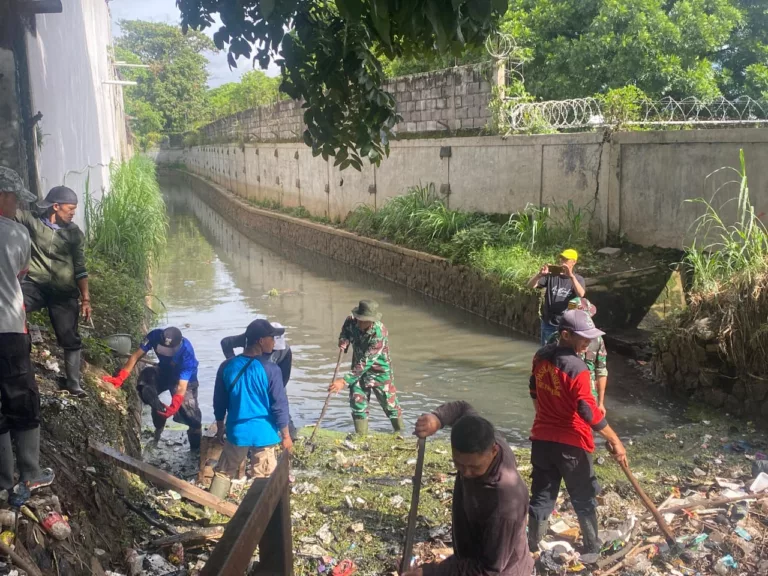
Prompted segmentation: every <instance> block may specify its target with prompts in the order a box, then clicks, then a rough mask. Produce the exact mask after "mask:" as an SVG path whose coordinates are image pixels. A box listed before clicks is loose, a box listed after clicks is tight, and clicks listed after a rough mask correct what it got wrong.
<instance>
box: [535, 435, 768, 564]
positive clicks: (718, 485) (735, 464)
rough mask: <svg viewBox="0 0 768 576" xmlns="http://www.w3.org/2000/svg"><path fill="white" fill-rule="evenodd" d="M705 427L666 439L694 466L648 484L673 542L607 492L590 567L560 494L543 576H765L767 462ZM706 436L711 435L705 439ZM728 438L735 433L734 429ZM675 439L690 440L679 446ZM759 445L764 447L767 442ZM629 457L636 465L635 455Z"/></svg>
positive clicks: (624, 495) (631, 504)
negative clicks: (595, 555)
mask: <svg viewBox="0 0 768 576" xmlns="http://www.w3.org/2000/svg"><path fill="white" fill-rule="evenodd" d="M703 424H704V426H695V425H694V426H690V425H689V426H686V427H681V428H680V430H684V432H683V433H679V434H678V433H675V432H666V433H665V436H664V438H665V440H667V441H668V444H669V445H670V446H671V445H674V446H677V448H679V449H680V450H682V451H683V453H684V454H686V456H687V457H688V458H689V463H688V465H687V466H684V467H682V468H681V470H680V474H674V475H673V474H669V473H668V472H669V468H664V467H660V469H659V472H660V475H659V477H658V478H656V479H647V481H646V488H647V489H649V491H650V490H654V492H653V493H654V495H655V496H656V498H655V500H656V501H657V502H659V501H661V500H663V501H661V503H660V504H658V505H657V509H658V511H659V512H660V513H661V515H662V517H663V519H664V521H665V522H666V523H667V524H668V526H669V527H670V528H671V531H672V533H673V534H674V536H675V538H674V541H671V542H669V541H666V540H665V538H664V536H663V535H662V532H661V531H660V528H659V526H658V525H657V523H656V522H655V521H654V519H653V516H652V515H651V514H650V513H648V511H647V510H645V508H644V507H643V505H642V503H641V502H640V501H639V500H638V499H636V498H634V497H632V495H631V494H630V493H628V492H627V491H626V490H625V489H621V488H620V487H619V486H610V487H609V488H611V489H612V490H613V491H608V492H606V493H604V494H603V495H601V496H600V497H599V498H598V503H599V507H598V514H599V517H600V521H601V526H602V530H601V531H600V539H601V540H602V541H603V549H602V554H601V558H599V559H597V560H596V562H595V563H592V564H590V563H588V562H586V561H585V560H586V559H585V557H581V556H580V555H579V553H578V551H577V550H578V541H579V524H578V521H577V519H576V516H575V514H574V512H573V509H572V507H571V506H570V505H568V504H567V501H566V500H565V499H564V498H562V496H563V494H565V492H562V493H561V499H560V500H559V501H558V506H557V512H556V514H555V515H554V516H553V518H552V522H551V525H550V534H549V535H548V536H547V538H546V539H545V541H544V542H543V543H542V546H541V547H542V552H541V553H540V554H538V555H537V569H538V571H539V573H541V574H558V575H562V574H566V573H569V574H570V573H583V574H589V573H593V574H600V575H603V576H605V575H609V574H626V575H629V576H633V575H637V576H640V575H643V576H656V575H673V576H695V575H709V574H716V575H718V576H727V575H733V576H735V575H741V574H750V575H752V574H757V575H760V574H768V551H767V550H766V544H768V538H766V531H767V530H768V456H766V454H765V453H763V452H761V451H760V449H758V448H757V447H756V445H754V444H753V443H750V442H748V441H746V440H732V439H730V435H723V436H719V437H718V436H717V435H716V434H717V432H718V431H717V430H712V428H711V427H710V426H709V424H710V423H709V422H705V423H703ZM692 430H693V431H695V432H696V434H694V435H695V436H697V441H696V442H695V443H694V442H691V438H690V436H691V434H690V432H691V431H692ZM703 430H709V431H710V432H711V433H700V432H703ZM730 432H736V433H738V431H737V430H735V429H733V427H732V429H731V430H730ZM678 436H680V437H681V438H685V440H684V441H682V442H681V441H679V440H678ZM758 442H759V443H760V444H762V445H763V446H764V441H763V440H758ZM688 444H693V447H691V446H687V445H688ZM657 449H658V450H665V449H669V447H664V446H657ZM692 451H695V452H696V453H695V454H694V453H692ZM629 457H630V462H631V461H632V452H631V451H630V453H629ZM660 464H661V462H660ZM598 470H599V467H598ZM664 496H666V498H664ZM590 560H592V559H590Z"/></svg>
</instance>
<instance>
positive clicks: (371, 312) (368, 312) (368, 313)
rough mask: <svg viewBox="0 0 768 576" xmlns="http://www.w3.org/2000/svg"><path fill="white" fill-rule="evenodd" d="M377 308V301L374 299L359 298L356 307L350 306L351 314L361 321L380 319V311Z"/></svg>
mask: <svg viewBox="0 0 768 576" xmlns="http://www.w3.org/2000/svg"><path fill="white" fill-rule="evenodd" d="M378 310H379V303H378V302H375V301H374V300H360V304H358V305H357V308H352V316H354V317H355V319H356V320H362V321H363V322H376V321H377V320H381V312H379V311H378Z"/></svg>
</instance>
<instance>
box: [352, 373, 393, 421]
mask: <svg viewBox="0 0 768 576" xmlns="http://www.w3.org/2000/svg"><path fill="white" fill-rule="evenodd" d="M361 380H362V381H361ZM361 380H358V381H357V382H355V383H354V384H350V386H349V406H350V407H351V408H352V418H359V419H366V418H368V413H369V409H368V404H369V402H370V401H371V392H373V393H374V394H375V395H376V399H377V400H378V401H379V404H381V407H382V408H383V409H384V413H385V414H386V415H387V418H389V419H390V420H392V419H397V418H400V416H402V414H403V410H402V408H400V401H399V400H398V399H397V390H396V389H395V385H394V384H392V381H391V380H390V381H388V382H384V383H383V384H376V385H374V386H366V381H365V377H363V378H362V379H361Z"/></svg>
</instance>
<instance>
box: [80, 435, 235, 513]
mask: <svg viewBox="0 0 768 576" xmlns="http://www.w3.org/2000/svg"><path fill="white" fill-rule="evenodd" d="M88 451H89V452H90V453H91V454H93V455H95V456H97V457H99V458H101V459H102V460H107V461H109V462H112V463H113V464H116V465H117V466H119V467H120V468H123V469H124V470H128V471H129V472H132V473H134V474H136V475H138V476H140V477H141V478H143V479H144V480H147V481H148V482H151V483H153V484H156V485H157V486H160V487H161V488H165V489H167V490H175V491H176V492H178V493H179V494H181V495H182V496H184V497H185V498H188V499H189V500H192V501H193V502H197V503H198V504H200V505H202V506H206V507H207V508H211V509H213V510H216V511H217V512H219V513H221V514H224V515H225V516H230V517H232V516H234V515H235V513H236V512H237V506H236V505H235V504H232V503H231V502H227V501H225V500H222V499H221V498H218V497H216V496H214V495H213V494H211V493H210V492H206V491H205V490H201V489H200V488H198V487H197V486H193V485H192V484H190V483H189V482H185V481H184V480H181V479H179V478H176V477H175V476H171V475H170V474H168V473H167V472H163V471H162V470H160V469H159V468H155V467H154V466H150V465H149V464H147V463H146V462H142V461H141V460H136V459H135V458H131V457H130V456H126V455H125V454H123V453H122V452H120V451H119V450H115V449H114V448H111V447H109V446H105V445H103V444H101V443H99V442H96V441H94V440H89V441H88Z"/></svg>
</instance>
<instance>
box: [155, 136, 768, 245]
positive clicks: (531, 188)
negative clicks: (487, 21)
mask: <svg viewBox="0 0 768 576" xmlns="http://www.w3.org/2000/svg"><path fill="white" fill-rule="evenodd" d="M740 149H743V150H744V152H745V154H746V158H747V170H748V173H749V179H750V190H751V194H752V202H753V204H754V205H755V208H756V210H757V212H758V213H760V212H768V163H767V162H765V161H764V159H765V158H768V129H765V128H757V129H746V128H744V129H727V130H726V129H724V130H690V131H679V132H671V131H670V132H624V133H621V132H619V133H612V134H610V133H607V132H605V133H603V132H599V133H582V134H552V135H542V136H512V137H509V138H506V139H502V138H498V137H466V138H430V139H418V140H400V141H396V142H393V143H392V146H391V153H390V156H389V158H387V159H385V160H383V161H382V163H381V166H380V167H374V166H370V165H366V166H365V167H364V168H363V170H362V172H357V171H355V170H353V169H347V170H345V171H343V172H340V171H339V170H338V169H336V168H334V167H333V163H332V162H325V161H324V160H323V159H322V158H321V157H313V156H312V152H311V150H310V149H309V148H307V147H306V146H304V145H303V144H300V143H296V144H266V143H265V144H245V145H236V144H230V145H224V144H222V145H210V146H200V147H194V148H191V149H186V150H183V151H181V153H179V151H178V150H176V151H160V155H159V157H158V160H159V161H161V162H163V161H165V158H167V157H169V155H173V160H174V161H182V162H184V163H185V164H186V165H187V167H188V168H189V169H190V170H191V171H193V172H195V173H197V174H200V175H202V176H205V177H206V178H208V179H210V180H213V181H215V182H217V183H218V184H220V185H222V186H225V187H226V188H228V189H230V190H232V191H235V192H236V193H237V194H238V195H240V196H243V197H246V198H254V199H259V200H267V199H269V200H275V201H279V202H281V203H282V204H283V205H285V206H299V205H301V206H304V207H306V208H307V209H308V210H309V211H310V212H312V213H313V214H314V215H317V216H325V217H328V218H330V219H343V218H344V217H346V215H347V214H348V213H349V212H350V211H351V210H354V209H355V207H356V206H358V205H360V204H368V205H370V206H373V207H378V206H382V205H383V204H384V202H386V201H387V199H389V198H391V197H393V196H396V195H399V194H403V193H405V192H406V191H407V189H408V188H409V187H410V186H413V185H415V184H419V183H421V184H427V183H430V182H433V183H434V184H435V186H436V188H437V189H438V190H440V191H441V192H443V193H444V194H445V195H446V198H447V201H448V204H449V206H450V207H451V208H461V209H464V210H476V211H480V212H488V213H510V212H514V211H517V210H522V209H523V208H525V206H526V205H527V204H536V205H543V204H552V203H560V204H566V203H568V202H572V203H573V204H574V205H575V206H576V207H588V209H589V210H591V211H592V214H593V226H594V228H595V229H596V231H598V232H599V233H600V234H602V235H603V237H605V238H608V237H618V236H623V237H625V238H626V239H627V240H629V241H630V242H633V243H636V244H640V245H644V246H651V245H655V246H661V247H665V248H680V247H681V246H682V244H683V242H684V241H685V240H686V239H687V238H689V237H690V234H691V231H692V230H691V227H692V225H693V224H694V221H695V220H696V218H697V217H698V216H699V215H700V214H701V213H702V208H701V206H700V205H697V204H692V203H690V202H686V200H690V199H693V198H697V197H705V198H707V199H710V198H711V197H712V195H713V194H714V192H715V190H717V189H718V188H720V187H721V186H722V185H723V184H724V183H725V182H728V181H730V180H733V178H734V176H735V175H734V173H733V172H731V171H721V172H718V173H716V174H714V175H712V176H711V177H710V178H707V176H708V175H710V174H711V173H712V172H714V171H716V170H717V169H718V168H720V167H723V166H738V163H739V150H740ZM737 193H738V186H730V187H726V188H725V189H723V190H721V191H720V192H719V193H718V198H719V200H718V201H716V204H718V205H719V204H721V203H723V202H725V201H726V200H727V199H729V198H732V197H733V196H734V195H735V194H737ZM725 214H726V220H728V219H729V218H730V219H732V218H733V217H734V216H735V203H733V202H731V204H730V206H729V209H728V210H726V211H725Z"/></svg>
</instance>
